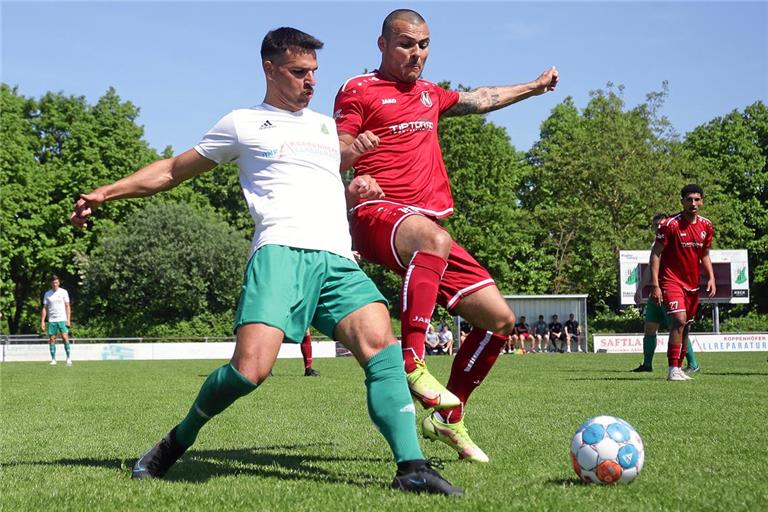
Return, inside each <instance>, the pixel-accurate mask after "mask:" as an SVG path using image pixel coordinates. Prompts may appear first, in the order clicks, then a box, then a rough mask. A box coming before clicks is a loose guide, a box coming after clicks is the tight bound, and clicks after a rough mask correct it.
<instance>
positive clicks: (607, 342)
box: [592, 332, 768, 354]
mask: <svg viewBox="0 0 768 512" xmlns="http://www.w3.org/2000/svg"><path fill="white" fill-rule="evenodd" d="M689 337H690V338H691V343H692V344H693V350H695V351H696V352H697V353H698V352H768V333H764V332H754V333H733V334H731V333H726V334H697V333H691V334H690V335H689ZM592 339H593V341H594V351H595V352H608V353H612V354H630V353H639V354H641V353H642V352H643V335H642V334H595V335H594V336H593V338H592ZM666 351H667V335H666V334H659V335H658V337H657V341H656V352H666Z"/></svg>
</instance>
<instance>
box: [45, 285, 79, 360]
mask: <svg viewBox="0 0 768 512" xmlns="http://www.w3.org/2000/svg"><path fill="white" fill-rule="evenodd" d="M46 319H47V320H48V328H47V329H46V326H45V321H46ZM71 325H72V308H71V306H70V305H69V293H68V292H67V290H65V289H64V288H62V287H61V281H59V276H57V275H53V276H51V289H50V290H48V291H47V292H45V295H44V296H43V309H42V311H41V312H40V330H41V331H43V332H47V333H48V350H49V351H50V353H51V365H55V364H56V335H58V334H60V335H61V340H62V341H63V342H64V351H65V352H66V353H67V366H72V353H71V350H70V347H69V327H70V326H71Z"/></svg>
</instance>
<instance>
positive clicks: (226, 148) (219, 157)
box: [195, 112, 240, 164]
mask: <svg viewBox="0 0 768 512" xmlns="http://www.w3.org/2000/svg"><path fill="white" fill-rule="evenodd" d="M234 117H235V113H234V112H230V113H229V114H227V115H226V116H224V117H222V118H221V119H220V120H219V122H218V123H216V124H215V125H214V126H213V128H211V129H210V130H208V133H206V134H205V135H203V138H202V139H201V140H200V142H199V143H198V144H197V145H196V146H195V151H197V152H198V153H200V155H202V156H204V157H205V158H208V159H209V160H213V161H214V162H216V163H217V164H221V163H224V162H231V161H233V160H235V159H237V157H238V156H239V154H240V153H239V151H240V147H239V144H238V140H237V128H236V126H235V119H234Z"/></svg>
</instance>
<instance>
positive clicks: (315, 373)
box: [304, 368, 320, 377]
mask: <svg viewBox="0 0 768 512" xmlns="http://www.w3.org/2000/svg"><path fill="white" fill-rule="evenodd" d="M304 376H305V377H319V376H320V373H318V371H317V370H315V369H314V368H305V369H304Z"/></svg>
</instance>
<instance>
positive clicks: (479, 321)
mask: <svg viewBox="0 0 768 512" xmlns="http://www.w3.org/2000/svg"><path fill="white" fill-rule="evenodd" d="M455 312H456V313H457V314H459V315H461V316H462V318H465V319H466V320H467V321H468V322H469V323H470V324H472V325H474V326H475V327H474V328H473V329H472V331H471V332H470V333H469V334H468V335H467V338H466V339H465V340H464V343H463V344H462V345H461V348H459V350H458V352H457V353H456V357H455V358H454V360H453V364H452V365H451V376H450V378H449V379H448V385H447V386H446V388H447V389H448V391H450V392H452V393H453V394H455V395H456V396H457V397H459V400H461V405H459V406H458V407H454V408H452V409H445V410H443V411H440V415H441V416H442V418H443V419H444V420H445V421H447V422H458V421H460V420H461V418H462V417H463V415H464V406H465V405H466V403H467V400H469V396H470V395H471V394H472V392H473V391H474V390H475V389H477V387H478V386H480V384H482V382H483V380H484V379H485V377H486V376H487V375H488V373H489V372H490V371H491V368H492V367H493V365H494V364H495V363H496V360H497V359H498V357H499V354H500V353H501V350H502V348H503V347H504V344H505V343H506V340H507V337H508V336H509V334H511V333H512V330H513V329H514V327H515V315H514V313H512V310H511V309H509V306H508V305H507V303H506V301H504V298H503V297H502V296H501V294H500V293H499V290H498V288H496V286H495V285H492V286H487V287H485V288H481V289H480V290H478V291H476V292H475V293H473V294H471V295H468V296H466V297H464V298H463V299H462V300H461V301H460V302H459V303H458V305H457V306H456V308H455Z"/></svg>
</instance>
